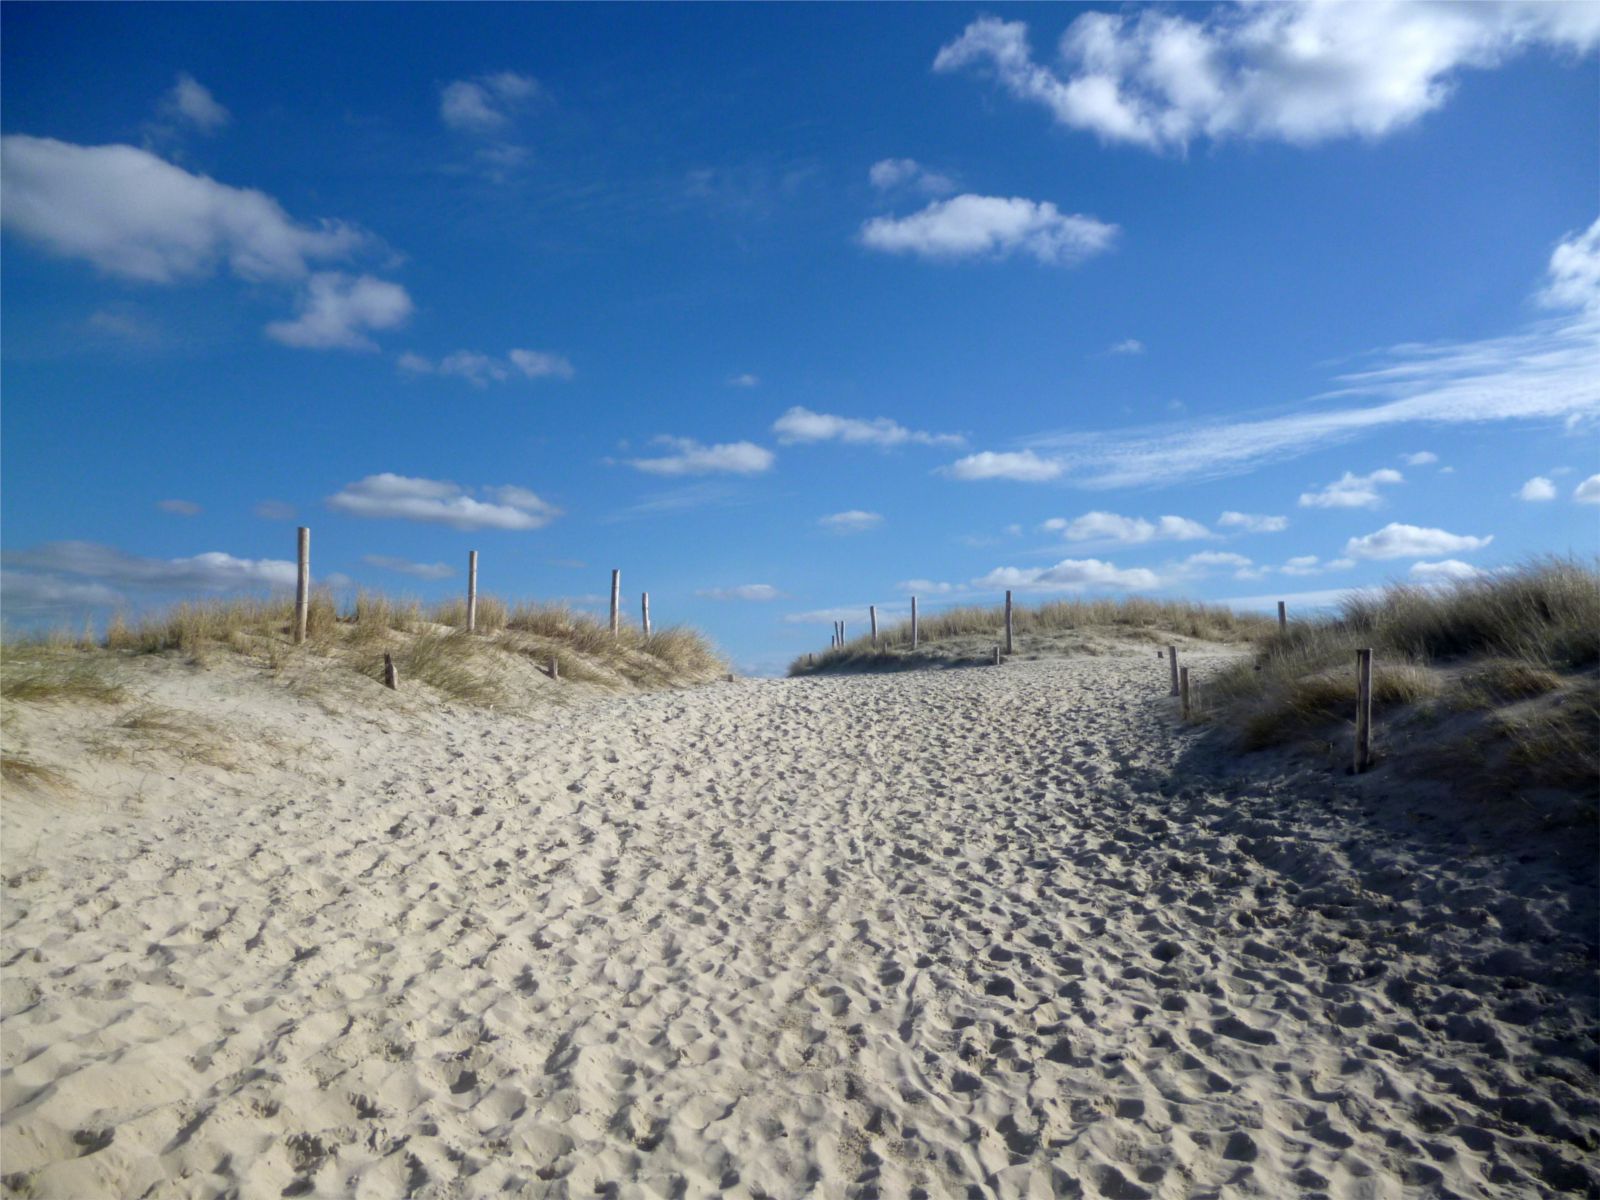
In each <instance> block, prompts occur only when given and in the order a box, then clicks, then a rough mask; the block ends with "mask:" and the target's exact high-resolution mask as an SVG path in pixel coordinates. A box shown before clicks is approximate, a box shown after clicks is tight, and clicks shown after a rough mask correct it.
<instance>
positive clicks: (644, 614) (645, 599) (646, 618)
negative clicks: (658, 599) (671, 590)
mask: <svg viewBox="0 0 1600 1200" xmlns="http://www.w3.org/2000/svg"><path fill="white" fill-rule="evenodd" d="M639 616H640V618H641V619H642V621H643V624H644V635H645V637H649V636H650V593H649V592H641V593H640V594H639Z"/></svg>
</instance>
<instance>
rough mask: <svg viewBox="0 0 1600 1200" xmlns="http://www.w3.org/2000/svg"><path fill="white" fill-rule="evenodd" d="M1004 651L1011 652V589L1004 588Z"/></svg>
mask: <svg viewBox="0 0 1600 1200" xmlns="http://www.w3.org/2000/svg"><path fill="white" fill-rule="evenodd" d="M1006 653H1007V654H1010V653H1011V589H1010V588H1007V589H1006Z"/></svg>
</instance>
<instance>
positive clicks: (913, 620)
mask: <svg viewBox="0 0 1600 1200" xmlns="http://www.w3.org/2000/svg"><path fill="white" fill-rule="evenodd" d="M911 648H912V649H913V650H915V649H916V648H917V598H916V597H915V596H913V597H911Z"/></svg>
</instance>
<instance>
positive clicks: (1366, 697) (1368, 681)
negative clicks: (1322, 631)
mask: <svg viewBox="0 0 1600 1200" xmlns="http://www.w3.org/2000/svg"><path fill="white" fill-rule="evenodd" d="M1371 765H1372V651H1371V649H1370V648H1369V649H1365V650H1357V651H1356V761H1355V773H1356V774H1357V775H1359V774H1361V773H1362V772H1363V771H1365V770H1366V769H1367V768H1368V767H1370V766H1371Z"/></svg>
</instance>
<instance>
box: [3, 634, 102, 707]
mask: <svg viewBox="0 0 1600 1200" xmlns="http://www.w3.org/2000/svg"><path fill="white" fill-rule="evenodd" d="M113 666H114V664H112V663H109V662H107V661H105V660H104V659H101V658H99V657H98V656H96V655H94V654H92V653H89V654H86V653H84V652H83V651H81V650H78V649H76V648H74V649H71V650H66V651H62V650H59V649H57V648H56V647H53V646H50V645H42V646H30V647H23V648H21V652H20V653H19V652H18V651H17V649H16V648H13V647H7V650H6V654H5V657H4V662H3V663H0V699H4V700H9V701H13V702H19V703H30V704H50V703H61V702H68V701H74V700H76V701H83V702H86V703H91V704H115V703H117V702H118V701H120V700H122V699H123V697H124V695H125V691H124V689H123V687H122V685H121V684H120V683H118V682H117V681H116V679H115V678H113V675H112V669H113Z"/></svg>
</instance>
